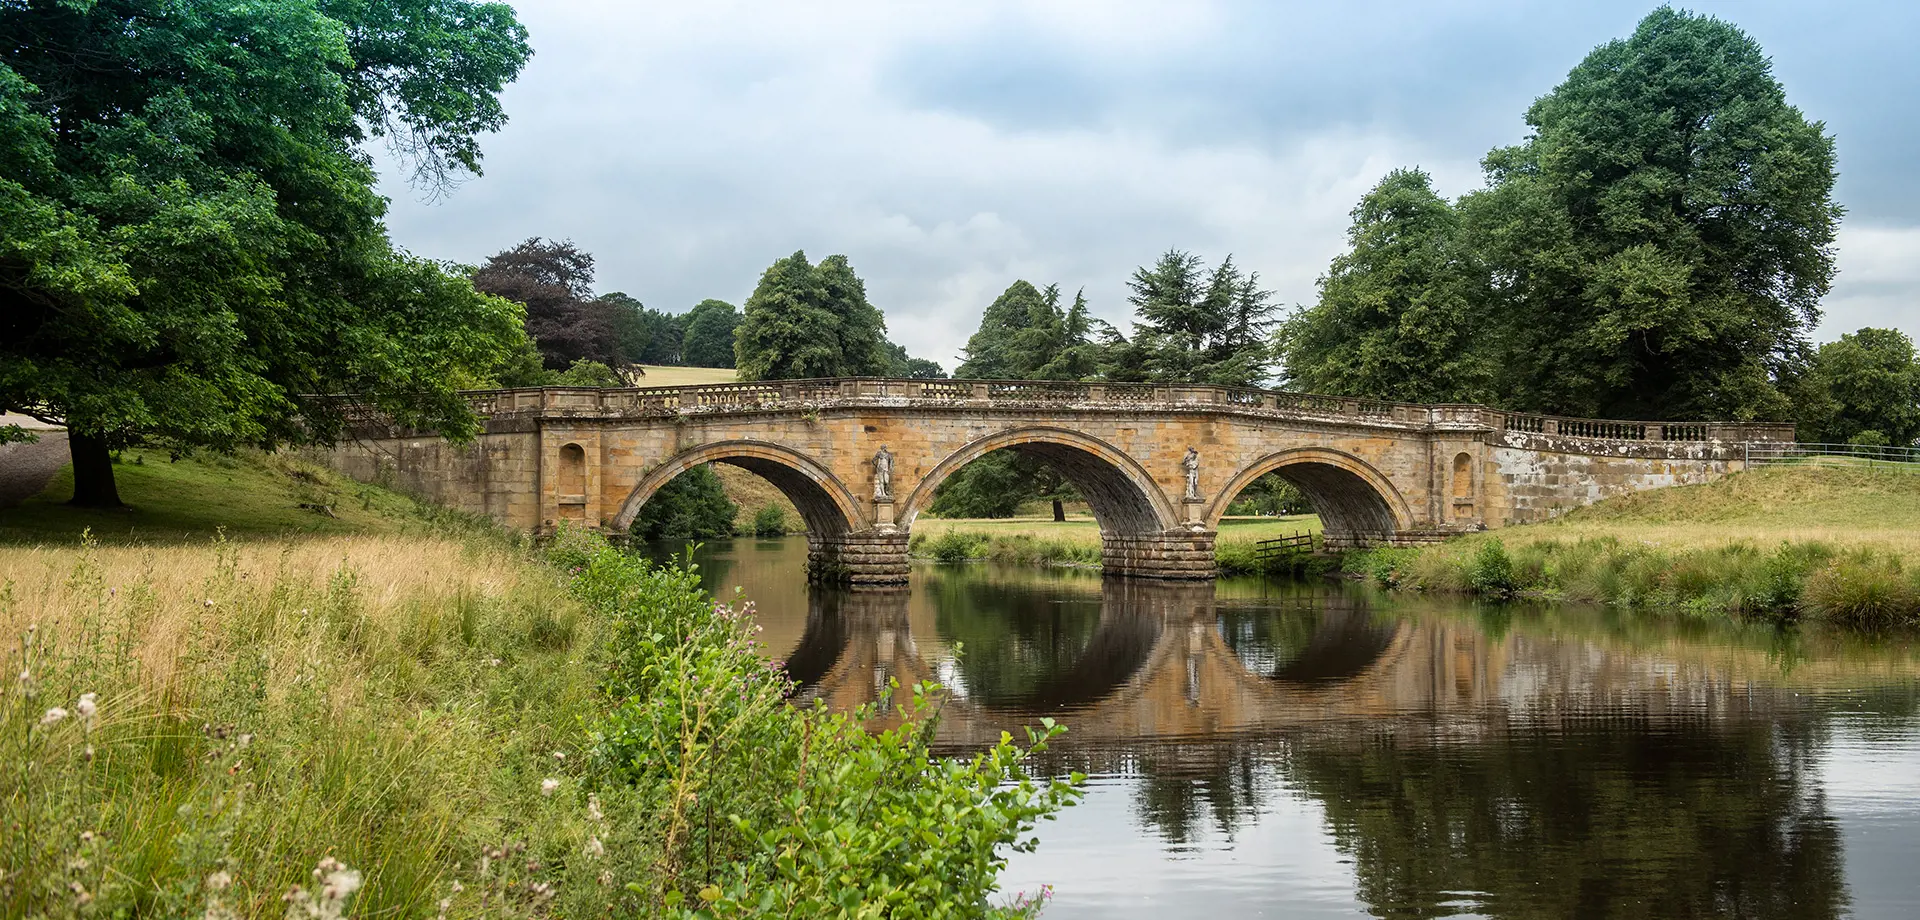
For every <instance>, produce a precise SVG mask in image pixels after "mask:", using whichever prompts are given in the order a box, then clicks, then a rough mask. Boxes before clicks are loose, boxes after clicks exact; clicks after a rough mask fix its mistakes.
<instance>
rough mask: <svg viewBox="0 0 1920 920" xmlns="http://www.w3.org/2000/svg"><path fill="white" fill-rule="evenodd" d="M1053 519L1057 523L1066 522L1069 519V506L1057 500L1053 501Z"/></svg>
mask: <svg viewBox="0 0 1920 920" xmlns="http://www.w3.org/2000/svg"><path fill="white" fill-rule="evenodd" d="M1053 519H1054V520H1055V521H1064V520H1066V519H1067V506H1066V505H1064V504H1061V502H1060V500H1059V499H1057V498H1056V499H1054V500H1053Z"/></svg>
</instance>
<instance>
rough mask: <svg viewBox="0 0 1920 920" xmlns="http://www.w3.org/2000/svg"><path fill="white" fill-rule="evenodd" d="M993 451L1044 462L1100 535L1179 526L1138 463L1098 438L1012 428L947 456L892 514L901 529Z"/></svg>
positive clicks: (1045, 429) (1057, 430)
mask: <svg viewBox="0 0 1920 920" xmlns="http://www.w3.org/2000/svg"><path fill="white" fill-rule="evenodd" d="M996 450H1014V451H1018V452H1020V453H1022V454H1025V455H1027V456H1030V457H1034V458H1037V459H1040V460H1045V461H1046V462H1047V463H1048V464H1049V465H1051V466H1052V467H1053V468H1054V469H1056V470H1058V471H1059V472H1060V475H1062V476H1064V477H1066V479H1067V481H1068V482H1071V483H1073V486H1074V488H1076V489H1078V490H1080V494H1081V495H1084V496H1086V499H1087V505H1088V506H1089V507H1090V508H1091V509H1092V511H1093V517H1094V520H1096V521H1098V522H1099V523H1100V530H1101V532H1102V533H1112V534H1152V533H1159V532H1161V531H1165V530H1171V529H1173V528H1175V527H1177V526H1179V522H1180V519H1179V516H1178V515H1177V514H1176V513H1175V511H1174V509H1173V503H1172V502H1170V501H1168V500H1167V496H1166V493H1164V492H1162V491H1161V489H1160V486H1159V485H1158V484H1157V483H1155V482H1154V481H1153V477H1152V476H1151V475H1148V473H1147V471H1146V470H1145V469H1144V468H1142V467H1141V466H1140V463H1139V461H1137V460H1135V459H1133V458H1132V457H1130V456H1128V455H1127V454H1126V452H1124V451H1122V450H1120V449H1119V448H1117V447H1114V446H1113V445H1111V444H1108V443H1107V442H1105V441H1102V440H1100V439H1099V438H1096V437H1093V436H1091V435H1087V434H1083V433H1081V432H1077V431H1071V430H1068V429H1065V428H1053V427H1045V426H1028V427H1022V428H1013V429H1009V430H1007V431H1002V432H999V433H997V434H992V435H988V436H987V437H984V438H980V439H979V440H976V441H973V442H971V443H969V444H967V445H965V446H963V447H961V448H960V449H959V450H956V451H954V452H953V453H952V454H949V455H948V456H947V458H946V459H945V460H942V461H940V463H939V465H937V466H935V467H934V468H933V469H932V470H931V471H930V472H928V473H927V474H926V475H925V476H922V477H921V478H920V482H919V484H918V485H916V486H915V487H914V490H913V493H912V494H911V495H909V496H908V497H907V501H906V504H905V505H903V506H902V507H901V510H900V514H899V517H898V521H899V524H900V526H901V527H902V528H911V527H912V526H913V521H914V519H915V518H917V517H919V515H920V512H921V511H922V510H923V509H925V508H926V506H927V505H928V504H930V503H931V502H932V501H933V490H934V489H936V488H938V487H939V486H940V483H942V482H945V481H946V479H947V477H948V476H951V475H953V474H954V473H955V472H957V471H959V469H960V468H961V467H963V466H966V465H967V464H969V463H972V462H973V461H975V460H978V459H980V458H981V457H983V456H986V455H987V454H990V453H992V452H994V451H996Z"/></svg>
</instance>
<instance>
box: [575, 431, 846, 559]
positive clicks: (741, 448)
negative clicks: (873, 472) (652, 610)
mask: <svg viewBox="0 0 1920 920" xmlns="http://www.w3.org/2000/svg"><path fill="white" fill-rule="evenodd" d="M702 463H725V464H729V465H731V466H737V467H740V468H741V469H744V470H747V471H749V472H751V473H755V474H757V475H759V476H760V478H762V479H765V480H766V481H767V482H769V483H772V484H773V486H774V488H776V489H779V490H780V492H781V493H782V494H784V495H786V497H787V498H788V499H789V500H790V501H792V502H793V506H794V507H795V508H797V509H799V511H800V516H801V517H802V518H804V519H805V520H806V522H807V539H808V540H809V541H810V542H818V541H820V540H821V539H822V538H833V537H840V536H844V535H846V534H847V533H848V532H849V531H852V530H855V529H857V528H859V527H862V526H865V525H864V524H863V523H862V521H863V520H864V519H863V518H862V517H861V512H860V503H859V502H858V501H857V500H855V499H854V497H853V494H852V493H851V492H848V491H847V487H846V486H845V485H843V484H841V482H840V480H839V479H838V478H836V477H835V476H834V475H833V473H832V472H830V471H828V470H827V468H826V467H823V466H821V465H820V464H819V463H816V462H814V460H813V459H812V458H811V457H808V456H807V455H805V454H802V453H800V452H799V451H796V450H793V449H792V448H789V447H784V446H782V445H779V444H774V443H771V442H767V441H752V440H740V441H717V442H715V443H712V444H702V445H700V446H699V447H695V448H691V449H689V450H684V451H681V452H680V453H678V454H675V455H674V456H672V457H669V458H667V459H666V460H664V461H662V462H661V463H660V464H659V465H658V466H655V467H654V468H653V469H651V470H649V471H648V472H647V475H645V476H643V477H641V478H640V481H639V482H638V483H635V484H634V487H633V491H632V492H631V493H629V494H628V495H627V500H626V501H625V502H624V503H622V504H621V506H620V513H619V514H618V515H615V516H614V519H613V529H614V531H615V532H618V533H624V532H626V531H627V530H628V529H629V528H631V527H632V526H633V519H634V518H635V517H637V516H638V515H639V514H640V509H641V507H642V506H644V505H646V503H647V499H649V498H652V497H653V493H655V492H658V491H659V490H660V488H661V487H662V486H664V485H666V484H667V483H669V482H672V481H673V480H674V478H675V477H677V476H679V475H680V474H681V473H684V472H686V471H687V470H690V469H693V468H694V467H696V466H699V465H700V464H702Z"/></svg>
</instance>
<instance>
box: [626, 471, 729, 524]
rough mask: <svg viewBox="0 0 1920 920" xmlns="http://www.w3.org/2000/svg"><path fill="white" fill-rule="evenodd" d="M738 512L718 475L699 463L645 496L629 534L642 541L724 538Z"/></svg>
mask: <svg viewBox="0 0 1920 920" xmlns="http://www.w3.org/2000/svg"><path fill="white" fill-rule="evenodd" d="M739 513H740V508H739V506H737V505H735V504H734V503H733V501H732V500H731V499H729V498H727V490H726V489H725V487H723V486H722V485H721V484H720V477H719V476H717V475H714V472H713V470H711V469H708V468H707V467H706V466H705V465H701V466H696V467H694V468H693V469H690V470H688V471H686V472H684V473H681V474H680V475H679V476H676V477H674V478H673V481H671V482H669V483H667V484H666V485H664V486H661V487H660V490H659V491H657V492H655V493H653V496H652V497H651V498H648V499H647V503H646V504H645V505H643V506H641V508H640V513H639V514H638V515H637V516H635V517H634V519H633V534H634V536H636V537H639V538H640V539H642V540H703V539H707V538H710V537H728V536H732V535H733V519H734V517H735V516H736V515H738V514H739Z"/></svg>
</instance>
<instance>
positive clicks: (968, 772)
mask: <svg viewBox="0 0 1920 920" xmlns="http://www.w3.org/2000/svg"><path fill="white" fill-rule="evenodd" d="M563 553H564V555H562V556H559V557H557V558H558V561H559V562H560V564H562V565H565V566H566V567H567V568H568V569H569V570H570V571H574V572H576V573H577V574H576V577H575V581H574V591H575V595H576V596H577V597H579V598H581V599H582V600H583V601H584V602H585V603H586V604H587V605H588V607H589V608H590V609H592V610H595V611H598V612H601V613H603V614H604V615H605V616H607V617H609V618H610V621H611V622H610V627H609V630H608V634H607V641H606V644H605V652H604V658H605V660H606V661H607V662H608V674H607V685H606V689H607V692H608V694H609V696H610V697H612V698H613V699H614V700H616V701H618V702H617V706H616V707H615V708H614V709H613V710H612V711H611V712H609V713H608V714H606V715H605V716H603V717H602V718H600V719H598V720H597V721H596V722H595V723H594V724H593V726H592V746H591V748H592V753H593V757H592V760H593V763H594V766H595V769H596V771H597V772H598V773H599V774H600V775H601V776H602V777H603V778H604V779H603V781H604V782H607V783H609V784H614V785H617V786H618V787H619V788H621V789H624V790H630V792H631V794H632V795H633V796H634V797H636V798H637V799H638V800H639V801H640V802H641V803H643V804H642V806H641V807H640V808H638V809H637V810H636V814H635V816H634V817H635V819H636V820H637V821H638V822H639V824H640V826H643V827H646V828H648V829H650V831H651V834H652V838H653V839H652V840H651V845H652V846H651V849H650V851H649V853H648V854H647V858H646V860H645V863H644V865H645V872H644V875H643V876H642V877H640V878H637V879H633V880H631V882H630V883H629V888H630V890H632V891H634V892H636V893H643V894H644V896H646V897H648V898H650V899H651V900H650V901H649V903H648V904H647V905H646V908H648V909H649V910H650V911H654V912H664V913H665V914H666V915H668V916H683V917H745V916H783V917H848V916H858V917H867V916H875V917H877V916H882V915H884V916H894V917H979V916H992V915H1005V913H1006V912H1002V911H996V910H994V909H992V908H991V907H990V906H989V904H988V901H987V898H988V896H989V895H990V894H991V893H992V891H993V889H994V880H995V876H996V873H997V872H998V870H999V869H1000V867H1001V866H1002V865H1004V863H1005V858H1006V857H1005V853H1006V852H1008V851H1009V850H1014V849H1020V850H1024V849H1030V848H1031V847H1032V846H1033V841H1032V839H1031V838H1030V837H1026V836H1025V835H1026V834H1027V833H1028V832H1029V831H1030V830H1031V829H1032V828H1033V826H1034V824H1035V822H1037V821H1038V820H1040V819H1042V818H1045V817H1048V816H1049V815H1051V814H1052V813H1053V812H1055V811H1057V810H1058V809H1060V808H1061V807H1064V806H1065V805H1067V804H1069V803H1070V802H1072V801H1073V800H1074V798H1075V797H1076V796H1077V795H1078V793H1077V792H1076V791H1075V790H1074V788H1073V783H1076V782H1078V781H1079V780H1080V777H1079V776H1078V775H1075V776H1074V777H1073V778H1072V779H1071V780H1070V781H1054V782H1050V783H1039V782H1036V781H1034V780H1033V779H1031V778H1030V777H1028V776H1027V775H1026V773H1025V770H1024V768H1023V764H1024V762H1025V761H1026V759H1027V758H1028V757H1029V756H1030V755H1031V754H1032V753H1033V752H1035V751H1038V750H1042V749H1044V747H1045V745H1046V741H1047V739H1048V738H1050V737H1051V736H1053V735H1054V734H1055V733H1056V732H1058V731H1060V729H1059V728H1058V727H1056V726H1054V725H1053V724H1052V722H1051V721H1050V720H1048V721H1045V722H1044V723H1043V728H1042V731H1040V732H1038V733H1030V736H1029V742H1030V743H1029V747H1028V748H1026V749H1022V748H1019V747H1016V746H1015V745H1014V744H1013V743H1012V739H1011V738H1008V737H1006V736H1004V735H1003V736H1002V738H1001V741H1000V743H998V744H996V745H994V746H992V747H991V748H989V749H987V750H986V751H984V752H981V753H979V754H977V755H975V756H972V757H970V758H955V759H941V758H936V757H934V756H932V754H931V753H930V751H929V749H928V745H929V742H930V741H931V740H932V735H933V711H932V709H931V707H930V706H929V705H928V702H927V701H928V700H929V699H931V698H932V695H933V694H935V693H937V692H938V690H937V688H935V687H932V686H930V685H922V686H919V687H915V688H913V689H912V701H911V703H910V704H908V705H906V706H904V707H902V709H901V710H900V712H899V717H900V722H899V724H898V725H897V726H895V727H890V728H884V729H882V730H879V731H874V732H869V731H868V730H867V729H866V728H864V727H863V726H862V724H861V719H862V718H864V717H867V716H872V715H877V714H878V713H873V712H863V713H856V714H852V715H849V714H845V713H830V712H827V711H825V710H824V709H801V708H796V707H793V706H790V705H788V704H787V703H786V701H785V698H784V697H785V693H786V691H787V689H788V683H787V681H786V680H785V678H784V677H783V676H782V675H781V674H780V673H779V672H778V671H777V670H775V669H773V668H771V667H769V666H768V665H767V664H766V663H765V662H764V660H763V659H762V658H760V656H759V654H758V653H757V651H756V649H755V646H754V643H753V641H752V639H751V623H750V621H749V620H748V618H747V614H748V613H750V609H751V608H750V607H744V608H742V607H734V606H730V605H724V604H714V603H713V602H712V601H711V600H710V599H708V598H707V597H706V596H705V595H704V594H703V593H701V592H700V590H699V588H698V580H697V578H696V577H695V576H694V575H693V574H692V573H691V572H690V571H687V570H685V569H677V570H676V569H660V568H654V567H652V566H649V565H648V564H647V563H646V562H644V561H642V560H640V559H637V558H635V557H632V556H627V555H622V554H619V553H616V552H613V551H611V550H607V549H605V548H600V549H598V550H597V551H596V550H594V549H593V548H592V547H591V546H587V545H583V544H582V543H581V541H580V540H579V539H578V538H570V539H569V545H568V546H567V547H565V548H564V549H563ZM896 689H898V688H897V687H896Z"/></svg>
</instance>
